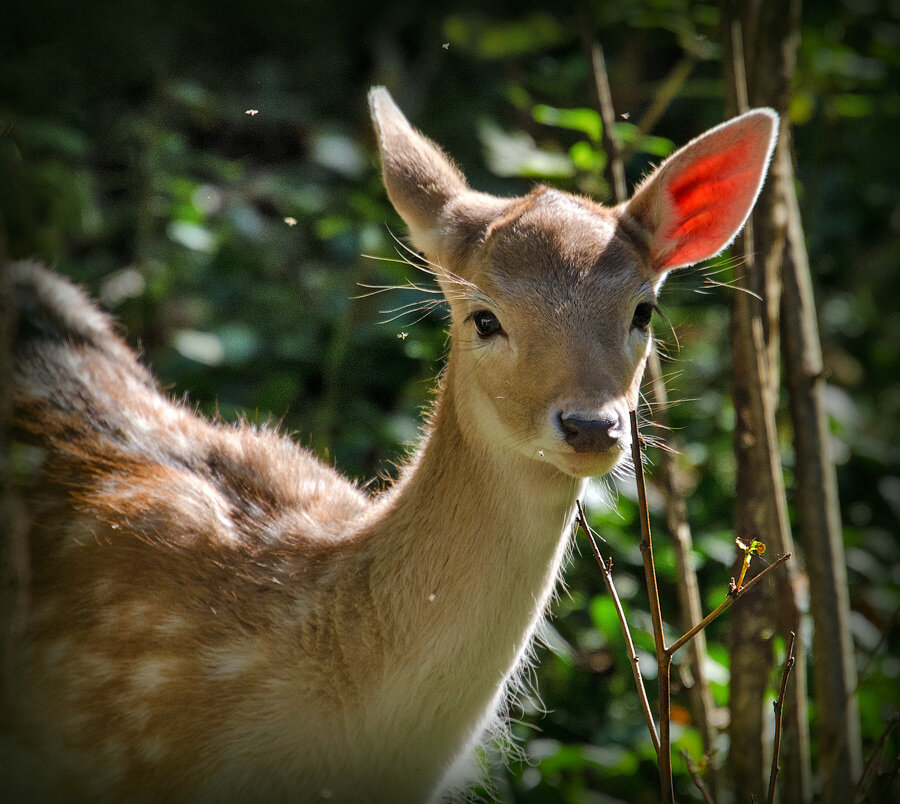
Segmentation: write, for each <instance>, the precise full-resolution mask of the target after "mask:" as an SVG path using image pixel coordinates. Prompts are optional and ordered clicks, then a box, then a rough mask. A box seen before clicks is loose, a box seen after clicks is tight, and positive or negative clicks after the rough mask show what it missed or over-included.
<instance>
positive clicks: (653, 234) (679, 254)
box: [625, 109, 778, 272]
mask: <svg viewBox="0 0 900 804" xmlns="http://www.w3.org/2000/svg"><path fill="white" fill-rule="evenodd" d="M777 127H778V115H777V114H776V113H775V112H774V111H772V110H771V109H753V110H751V111H749V112H747V113H746V114H743V115H741V116H740V117H736V118H734V119H733V120H730V121H728V122H727V123H723V124H722V125H719V126H716V127H715V128H713V129H710V130H709V131H707V132H706V133H705V134H702V135H701V136H699V137H697V139H695V140H693V141H691V142H689V143H688V144H687V145H685V146H684V147H683V148H680V149H679V150H678V151H676V152H675V153H674V154H672V156H670V157H669V158H668V159H667V160H666V161H665V162H663V163H662V164H661V165H660V166H659V167H658V168H657V169H656V170H655V171H654V172H653V173H652V174H651V175H650V176H649V177H648V178H647V179H646V180H645V181H644V182H643V183H642V184H641V186H640V187H639V188H638V189H637V191H636V192H635V194H634V197H633V198H632V199H631V200H630V201H629V202H628V203H627V205H626V207H625V210H626V213H627V214H628V215H629V216H630V217H631V218H632V220H633V221H634V222H636V223H637V224H638V225H639V226H640V227H641V228H642V229H643V230H644V231H645V232H646V235H647V241H648V243H649V245H650V253H651V258H652V261H653V266H654V268H655V269H656V270H657V271H659V272H664V271H669V270H671V269H673V268H680V267H682V266H685V265H692V264H693V263H696V262H700V261H701V260H705V259H707V258H709V257H713V256H715V255H716V254H718V253H719V252H720V251H721V250H722V249H723V248H725V247H726V246H727V245H728V244H729V243H731V241H732V240H733V239H734V237H735V235H737V233H738V232H739V231H740V230H741V227H742V226H743V225H744V222H745V221H746V220H747V216H748V215H749V214H750V210H751V209H753V204H754V203H755V202H756V197H757V196H758V195H759V191H760V188H761V187H762V184H763V180H764V179H765V176H766V170H767V169H768V165H769V159H770V158H771V155H772V149H773V148H774V147H775V140H776V138H777Z"/></svg>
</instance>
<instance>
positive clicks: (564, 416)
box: [0, 87, 777, 804]
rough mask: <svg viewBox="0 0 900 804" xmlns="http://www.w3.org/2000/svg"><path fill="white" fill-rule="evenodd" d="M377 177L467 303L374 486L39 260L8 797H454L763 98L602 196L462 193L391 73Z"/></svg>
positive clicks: (437, 271)
mask: <svg viewBox="0 0 900 804" xmlns="http://www.w3.org/2000/svg"><path fill="white" fill-rule="evenodd" d="M369 106H370V112H371V117H372V121H373V124H374V129H375V135H376V139H377V145H378V150H379V152H380V163H381V170H382V175H383V182H384V186H385V188H386V191H387V195H388V197H389V198H390V201H391V203H392V204H393V206H394V208H395V209H396V211H397V212H398V213H399V215H400V216H401V218H402V219H403V221H404V222H405V224H406V226H407V227H408V233H409V240H410V244H411V248H413V249H415V250H416V251H418V252H420V253H421V254H422V255H424V258H425V260H427V266H428V269H429V270H430V271H431V272H433V275H434V277H435V279H436V281H437V283H438V285H439V287H440V290H441V292H442V293H443V296H444V298H445V300H446V303H447V306H448V307H449V322H450V323H449V331H450V338H449V347H448V349H449V351H448V355H447V357H446V362H445V365H444V367H443V369H442V371H441V373H440V376H439V380H438V382H437V390H436V395H435V399H434V402H433V406H432V408H431V410H430V412H429V413H428V415H427V420H426V422H425V423H424V426H423V429H422V433H421V438H420V441H419V443H418V445H417V446H416V447H415V449H414V450H413V452H412V453H411V455H410V456H409V457H408V459H406V461H405V463H404V464H403V465H402V467H401V469H400V471H399V473H398V476H397V479H396V480H395V481H394V482H393V483H392V484H391V485H389V486H388V487H386V488H384V489H381V490H379V491H377V492H373V491H369V490H368V489H367V488H365V487H363V486H361V485H359V484H357V483H356V482H353V481H351V480H349V479H347V478H345V477H343V476H342V475H341V474H340V473H339V472H338V471H337V470H336V469H335V468H333V467H332V466H329V465H326V464H325V463H323V462H321V461H320V460H318V459H317V458H316V457H315V456H314V455H313V454H312V453H311V452H310V451H308V450H307V449H305V448H303V447H302V446H300V445H298V444H297V443H296V442H295V441H294V440H292V439H291V438H289V437H287V436H284V435H281V434H279V432H278V431H277V428H276V427H274V426H268V425H250V424H247V423H243V424H237V425H234V424H228V423H225V422H222V421H212V420H207V419H205V418H203V417H201V416H200V415H199V414H198V413H196V412H195V410H194V409H192V408H191V407H190V405H189V404H187V403H186V402H185V401H184V400H180V401H176V400H174V399H172V398H170V397H169V396H167V395H166V394H165V393H164V392H163V391H161V390H160V387H159V385H158V383H157V381H156V380H155V379H154V377H153V376H152V375H151V373H150V371H149V370H148V369H147V368H146V367H145V366H144V365H143V364H142V363H141V362H140V361H139V359H138V357H137V356H136V353H135V351H134V350H133V349H132V348H131V347H130V346H129V345H127V343H126V342H125V340H124V339H123V338H122V337H121V336H120V335H119V334H118V333H117V332H116V327H115V324H114V322H113V320H112V318H111V317H110V316H109V315H108V314H106V313H105V312H102V311H101V310H100V309H99V307H98V306H96V305H95V304H94V302H92V301H91V299H90V298H89V296H88V295H87V293H86V292H85V291H83V290H82V289H80V288H79V287H77V286H76V285H74V284H73V283H72V282H70V281H69V280H68V279H66V278H64V277H63V276H61V275H59V274H58V273H55V272H52V271H51V270H49V269H47V268H45V267H43V266H42V265H40V264H38V263H37V262H35V261H21V262H15V263H10V264H8V265H7V266H6V267H5V270H6V272H7V279H8V284H9V285H10V286H11V287H12V289H13V290H12V297H13V301H14V302H15V304H16V309H17V311H18V313H17V316H18V325H17V328H16V337H15V345H14V348H15V355H14V357H15V364H14V373H13V376H12V378H11V388H12V392H13V402H14V412H13V418H12V428H13V433H14V434H15V436H16V438H17V439H19V440H23V441H26V442H28V443H31V444H33V445H36V446H37V447H39V448H40V450H41V454H42V455H43V467H42V469H41V471H42V474H41V479H40V482H37V483H34V484H33V485H31V486H28V487H25V488H23V489H22V490H21V494H22V495H23V496H24V499H25V501H26V503H27V505H28V520H29V528H30V530H29V533H28V543H29V550H30V554H29V562H30V567H31V577H30V583H29V590H28V591H29V596H30V603H29V606H28V609H27V613H26V620H25V625H24V626H23V629H22V632H21V634H20V637H19V639H18V641H17V642H16V643H15V644H16V648H15V655H14V656H12V657H7V658H10V659H11V661H10V662H9V663H10V664H11V666H12V667H13V668H14V670H13V672H12V681H11V684H10V690H11V691H10V692H8V694H7V695H6V700H5V701H4V702H3V709H2V712H3V716H2V719H0V722H2V725H0V733H2V736H0V746H2V751H0V753H2V754H3V756H4V758H5V759H4V760H2V761H3V762H4V764H5V766H6V767H4V768H3V773H4V775H5V780H6V781H5V782H4V786H5V788H6V789H7V790H8V791H14V792H15V793H16V794H17V795H18V796H19V797H20V798H21V799H22V800H32V799H37V798H40V799H41V800H63V799H64V800H74V801H79V800H91V801H123V800H128V801H160V800H168V801H191V802H196V801H217V802H219V801H247V800H253V801H287V800H291V801H304V802H305V801H321V800H330V801H335V802H414V803H416V804H418V803H420V802H437V801H452V800H457V799H458V798H460V797H462V796H463V795H466V792H465V791H466V790H468V789H470V788H469V786H470V785H471V784H472V783H473V780H476V781H477V779H478V775H479V772H480V771H479V769H478V767H477V763H476V762H474V761H473V759H472V757H473V754H474V752H475V749H476V747H478V746H479V745H480V744H481V743H482V742H483V741H484V740H485V735H489V734H491V733H493V731H494V730H495V729H496V728H497V727H498V724H501V727H502V721H503V719H504V712H505V711H506V709H505V707H506V703H507V701H508V698H509V696H510V694H511V690H513V689H514V687H515V682H516V679H517V677H518V674H519V673H520V672H521V670H522V667H523V665H525V664H527V662H528V661H529V656H530V651H531V645H532V642H533V640H534V637H535V633H536V631H537V630H538V628H539V626H540V624H541V622H542V621H543V619H544V618H545V616H546V615H547V613H548V607H549V604H550V602H551V599H552V596H553V593H554V589H555V587H556V584H557V581H558V579H559V577H560V574H561V571H562V567H563V565H564V563H565V557H566V553H567V549H568V546H569V543H570V541H571V537H572V524H573V516H574V510H575V504H576V500H577V499H578V498H579V496H580V495H581V494H582V491H583V488H584V484H585V482H586V481H587V479H588V478H591V477H595V476H601V475H605V474H608V473H610V472H611V471H613V470H614V469H615V468H616V467H620V466H621V465H622V464H623V462H625V461H626V460H627V457H626V456H627V454H628V452H629V449H630V445H631V434H630V430H629V427H628V424H627V422H628V417H629V411H631V410H634V409H635V407H636V405H637V403H638V398H639V386H640V382H641V377H642V374H643V370H644V366H645V362H646V360H647V357H648V354H649V351H650V349H651V348H652V344H653V339H652V336H651V326H650V325H651V318H652V316H653V313H654V311H655V310H657V306H658V294H659V291H660V288H661V286H662V284H663V281H664V279H665V277H666V276H667V274H668V273H669V272H670V271H672V270H675V269H678V268H683V267H686V266H690V265H694V264H695V263H698V262H700V261H703V260H705V259H707V258H710V257H713V256H715V255H717V254H719V253H720V252H721V251H722V250H723V249H724V248H726V247H727V246H728V245H729V243H730V242H731V241H732V240H733V238H734V237H735V236H736V234H737V233H738V232H739V230H740V229H741V227H742V226H743V225H744V222H745V221H746V219H747V216H748V215H749V213H750V211H751V209H752V207H753V205H754V203H755V200H756V198H757V195H758V194H759V191H760V188H761V186H762V184H763V182H764V179H765V175H766V172H767V169H768V163H769V159H770V156H771V153H772V148H773V145H774V142H775V137H776V128H777V116H776V114H775V113H774V112H773V111H771V110H769V109H754V110H751V111H749V112H747V113H745V114H743V115H741V116H739V117H736V118H734V119H732V120H731V121H729V122H726V123H723V124H721V125H718V126H716V127H715V128H712V129H710V130H709V131H707V132H706V133H705V134H702V135H701V136H699V137H697V138H696V139H694V140H692V141H691V142H689V143H688V144H687V145H685V146H684V147H682V148H681V149H679V150H677V151H676V152H675V153H673V154H672V155H671V156H669V157H668V158H667V159H665V160H664V161H663V162H662V163H661V164H660V165H659V166H657V167H656V168H655V169H654V170H653V171H652V172H651V173H650V174H649V175H647V176H646V177H645V178H644V179H643V180H642V181H641V182H640V184H639V185H638V186H637V188H636V190H635V192H634V193H633V195H632V197H631V199H630V200H629V201H627V202H625V203H623V204H620V205H618V206H614V207H607V206H603V205H601V204H599V203H597V202H595V201H593V200H590V199H589V198H586V197H582V196H579V195H574V194H570V193H567V192H562V191H559V190H556V189H552V188H550V187H547V186H543V185H540V186H537V187H535V188H534V189H533V190H531V191H530V192H529V193H527V194H526V195H523V196H517V197H498V196H494V195H490V194H487V193H483V192H479V191H477V190H475V189H472V188H471V187H470V186H469V183H468V182H467V180H466V179H465V177H464V176H463V174H462V173H461V172H460V170H459V169H458V168H457V167H456V166H455V165H454V163H453V162H451V160H450V158H449V157H448V156H446V155H445V154H444V152H443V151H442V150H441V149H440V148H439V146H437V145H436V144H435V143H433V142H432V141H431V140H429V139H427V138H426V137H425V135H423V134H421V133H420V132H419V131H418V130H417V129H415V128H414V127H413V126H412V125H411V124H410V122H409V121H408V120H407V118H406V117H405V116H404V114H403V113H402V112H401V110H400V108H399V107H398V106H397V105H396V103H395V102H394V100H393V98H392V97H391V95H390V93H389V92H388V90H387V89H385V88H383V87H375V88H373V89H372V90H371V91H370V94H369Z"/></svg>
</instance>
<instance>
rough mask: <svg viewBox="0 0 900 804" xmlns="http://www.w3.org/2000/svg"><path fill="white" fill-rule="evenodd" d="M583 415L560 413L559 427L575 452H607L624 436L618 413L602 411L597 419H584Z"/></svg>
mask: <svg viewBox="0 0 900 804" xmlns="http://www.w3.org/2000/svg"><path fill="white" fill-rule="evenodd" d="M584 416H585V414H583V413H559V415H558V418H559V426H560V429H561V430H562V433H563V437H564V438H565V440H566V443H567V444H568V445H569V446H570V447H572V449H574V450H575V452H605V451H606V450H608V449H610V448H611V447H613V446H615V445H616V444H617V443H618V441H619V437H620V436H621V435H622V420H621V418H620V416H619V414H618V413H615V412H609V411H600V412H599V413H598V414H597V418H583V417H584Z"/></svg>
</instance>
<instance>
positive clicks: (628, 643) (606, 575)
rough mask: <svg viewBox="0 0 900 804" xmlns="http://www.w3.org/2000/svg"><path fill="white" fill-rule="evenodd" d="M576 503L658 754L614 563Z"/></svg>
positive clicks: (577, 501) (650, 714)
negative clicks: (600, 544)
mask: <svg viewBox="0 0 900 804" xmlns="http://www.w3.org/2000/svg"><path fill="white" fill-rule="evenodd" d="M575 505H576V506H577V508H578V515H577V517H576V521H577V522H578V524H579V525H580V526H581V529H582V530H583V531H584V532H585V533H586V534H587V537H588V541H590V543H591V551H592V552H593V554H594V558H595V559H596V560H597V564H598V565H599V566H600V571H601V572H602V574H603V582H604V583H605V584H606V588H607V589H608V590H609V594H610V597H611V598H612V601H613V605H614V606H615V608H616V616H617V617H618V618H619V625H620V626H621V628H622V634H623V635H624V637H625V648H626V650H627V651H628V658H629V660H630V663H631V672H632V674H633V675H634V683H635V685H636V686H637V691H638V697H639V698H640V699H641V709H643V711H644V720H646V721H647V731H649V732H650V739H651V740H652V741H653V747H654V748H655V749H656V753H657V755H659V734H658V733H657V731H656V723H654V722H653V713H652V712H651V711H650V702H649V701H648V700H647V691H646V689H644V678H643V676H642V675H641V667H640V663H639V661H638V655H637V651H635V649H634V642H633V641H632V639H631V630H630V629H629V628H628V621H627V620H626V619H625V612H624V610H623V609H622V602H621V601H620V600H619V593H618V592H617V591H616V587H615V584H614V583H613V579H612V563H611V562H610V563H607V562H606V561H605V560H604V559H603V556H602V555H600V548H598V547H597V542H596V541H595V539H594V533H593V531H592V530H591V527H590V525H588V522H587V517H586V516H585V515H584V507H583V506H582V504H581V500H576V501H575Z"/></svg>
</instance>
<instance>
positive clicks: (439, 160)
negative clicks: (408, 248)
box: [369, 87, 469, 254]
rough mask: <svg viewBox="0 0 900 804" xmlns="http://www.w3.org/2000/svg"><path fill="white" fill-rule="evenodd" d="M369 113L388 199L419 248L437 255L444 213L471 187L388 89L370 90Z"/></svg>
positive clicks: (377, 88)
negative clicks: (414, 126) (416, 127)
mask: <svg viewBox="0 0 900 804" xmlns="http://www.w3.org/2000/svg"><path fill="white" fill-rule="evenodd" d="M369 111H370V113H371V115H372V123H373V124H374V126H375V133H376V135H377V137H378V148H379V150H380V152H381V168H382V175H383V179H384V186H385V189H386V190H387V193H388V197H389V198H390V199H391V203H392V204H393V205H394V209H396V210H397V212H398V213H399V214H400V217H401V218H403V220H404V221H405V222H406V225H407V226H408V227H409V234H410V238H411V239H412V242H413V245H414V246H415V247H416V248H417V249H419V250H420V251H423V252H426V253H428V254H435V252H436V250H437V246H438V243H437V242H436V241H437V240H438V238H439V237H440V234H441V231H440V229H441V227H440V220H441V217H442V213H443V212H444V210H445V209H446V208H447V206H448V204H449V203H450V202H451V201H452V200H453V199H454V198H456V197H458V196H461V195H463V194H465V193H466V192H467V191H468V190H469V186H468V184H467V183H466V180H465V178H464V177H463V175H462V173H460V172H459V170H457V168H456V167H455V166H454V165H453V163H452V162H451V161H450V159H449V158H448V157H447V156H446V155H445V154H444V153H443V151H441V149H440V148H439V147H438V146H437V145H436V144H435V143H433V142H432V141H431V140H429V139H428V138H427V137H425V136H423V135H422V134H421V133H419V132H418V131H417V130H416V129H414V128H413V127H412V126H411V125H410V123H409V121H408V120H407V119H406V117H405V116H404V114H403V112H401V111H400V108H399V107H398V106H397V104H396V103H394V99H393V98H392V97H391V94H390V92H388V91H387V89H385V88H384V87H373V88H372V89H371V90H370V91H369Z"/></svg>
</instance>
